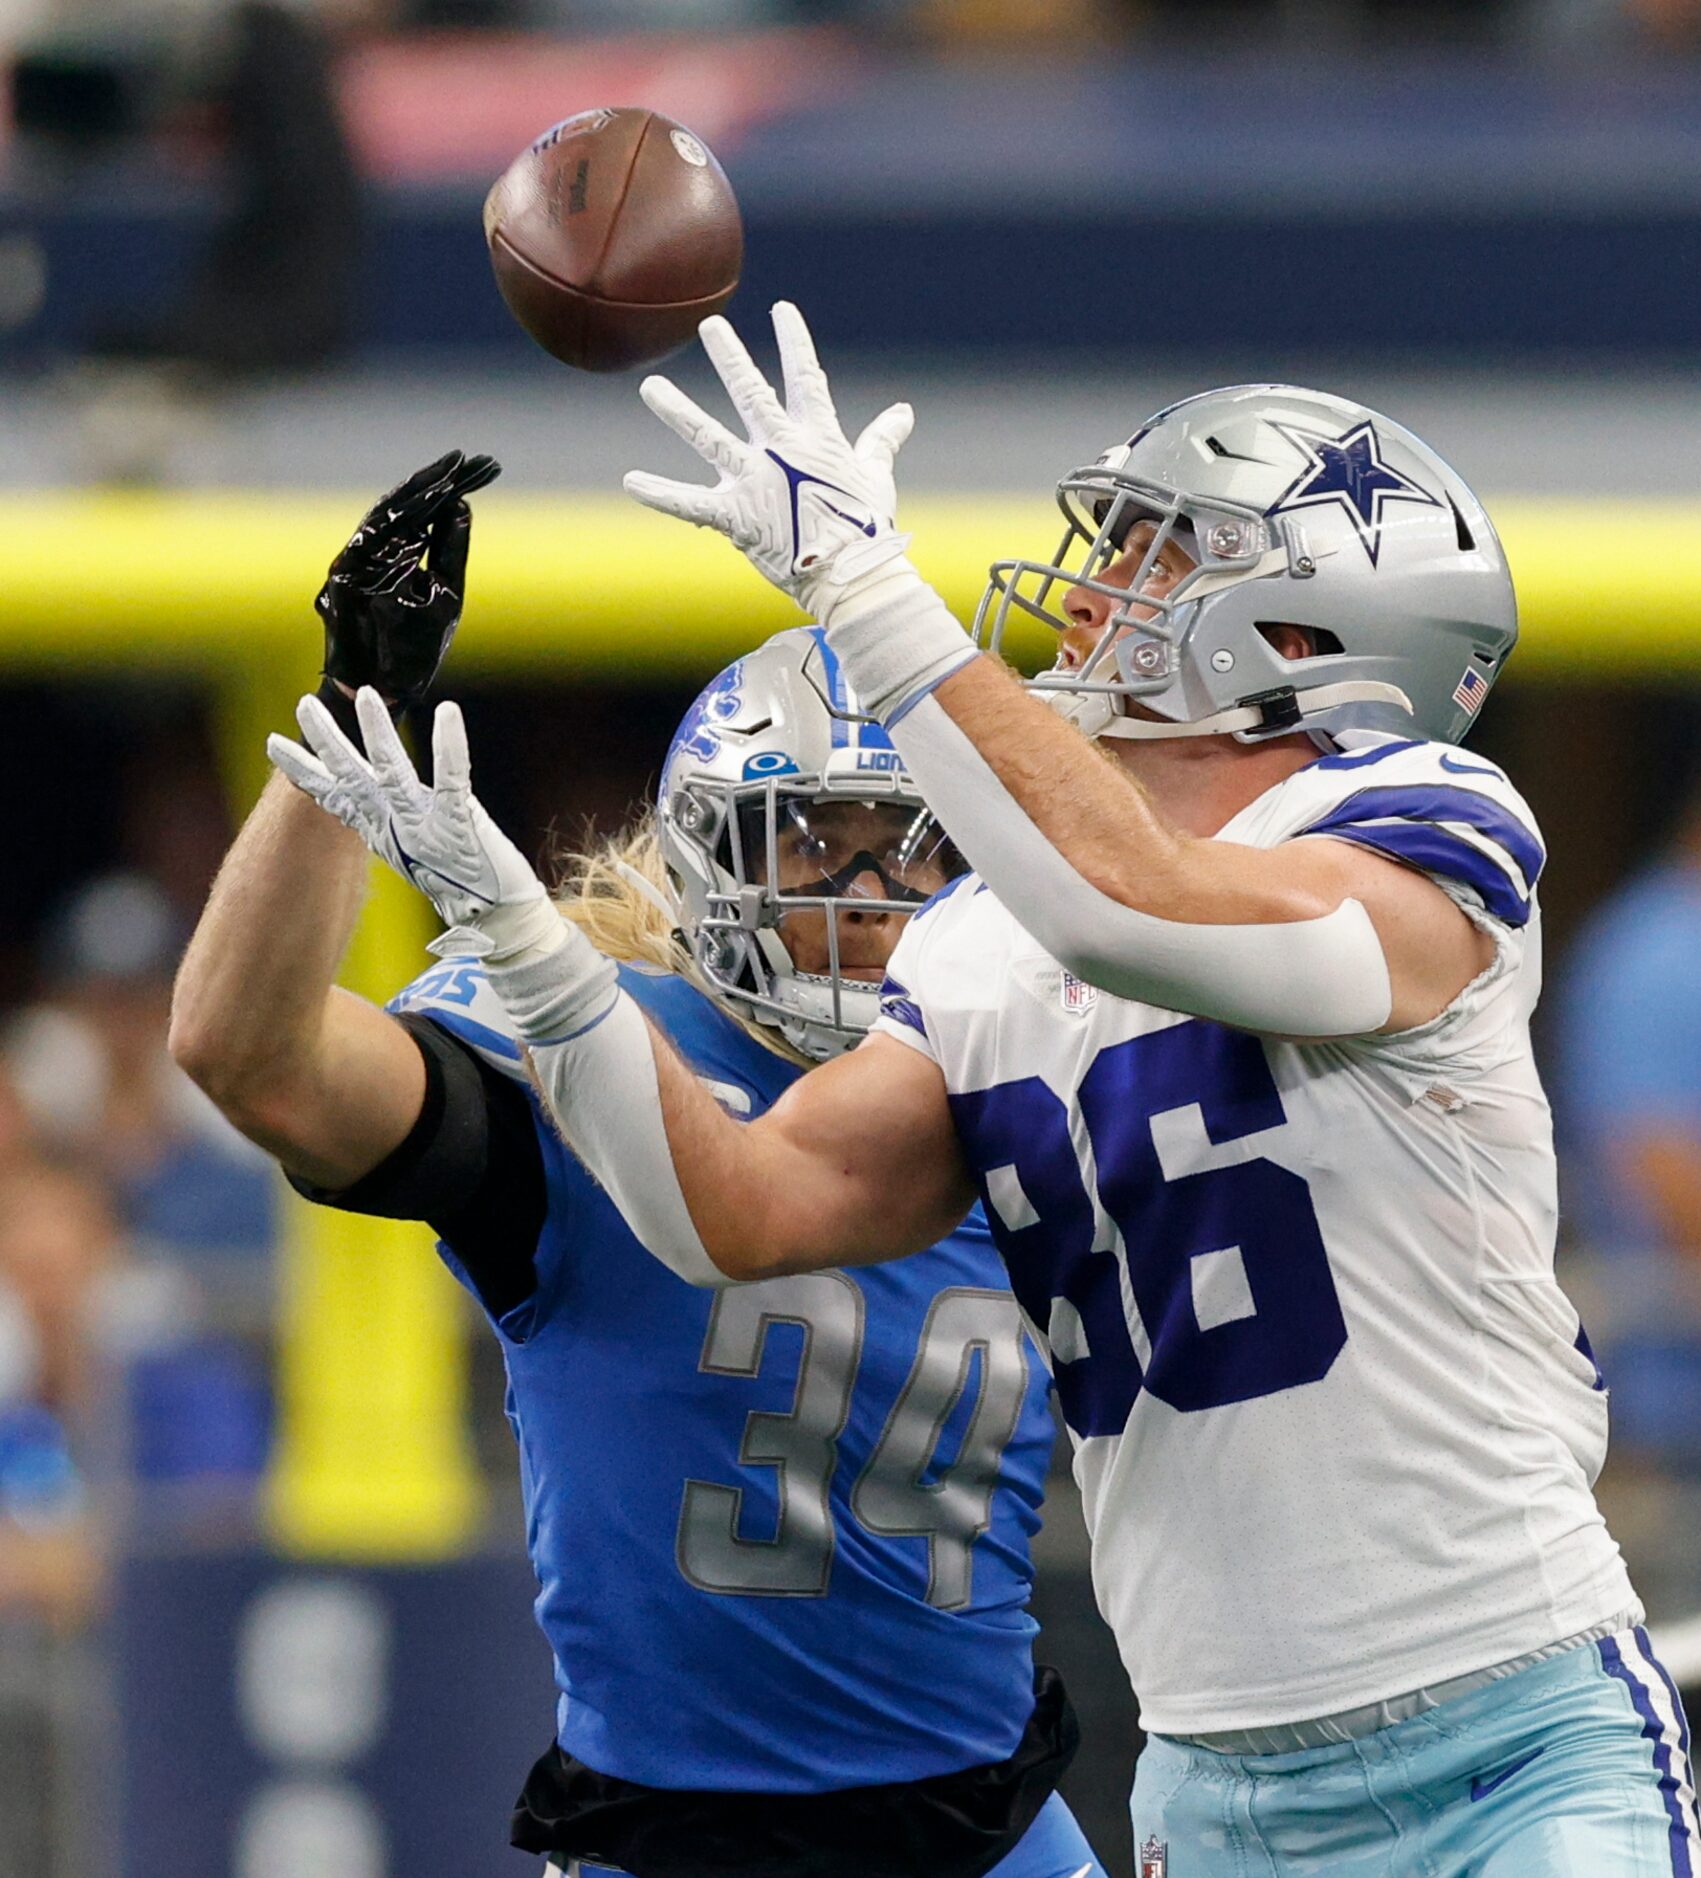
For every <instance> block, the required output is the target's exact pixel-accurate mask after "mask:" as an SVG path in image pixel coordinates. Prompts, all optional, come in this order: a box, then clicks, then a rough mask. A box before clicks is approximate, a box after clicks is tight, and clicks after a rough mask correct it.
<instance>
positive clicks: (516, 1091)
mask: <svg viewBox="0 0 1701 1878" xmlns="http://www.w3.org/2000/svg"><path fill="white" fill-rule="evenodd" d="M397 1021H398V1022H399V1023H400V1024H401V1026H402V1028H403V1029H404V1030H406V1031H407V1032H408V1034H409V1035H410V1036H411V1037H412V1038H413V1040H414V1042H415V1043H416V1044H417V1045H418V1046H419V1053H420V1055H421V1057H423V1058H424V1061H425V1099H424V1101H423V1102H422V1103H421V1105H420V1111H419V1119H418V1120H417V1121H416V1122H415V1123H414V1125H413V1127H412V1128H411V1129H410V1130H409V1131H408V1134H407V1138H406V1139H405V1140H404V1141H402V1142H401V1143H400V1145H399V1146H397V1147H396V1148H395V1149H394V1150H393V1151H392V1152H391V1153H390V1154H389V1155H387V1156H386V1157H385V1158H384V1159H383V1160H382V1161H380V1162H379V1163H378V1165H377V1166H376V1167H375V1168H373V1170H372V1171H371V1173H369V1174H367V1175H366V1176H364V1178H362V1179H360V1180H357V1181H356V1182H355V1183H354V1185H353V1186H351V1187H342V1188H338V1189H332V1188H326V1187H314V1186H311V1185H309V1184H308V1183H307V1182H306V1181H303V1180H298V1179H297V1178H296V1177H295V1176H294V1175H293V1174H292V1175H291V1176H290V1177H289V1179H290V1185H291V1186H293V1187H294V1188H295V1190H296V1192H297V1193H299V1194H302V1195H303V1196H304V1197H305V1198H307V1199H309V1200H312V1201H314V1202H316V1203H317V1204H318V1205H320V1206H333V1207H336V1208H338V1209H339V1210H341V1211H342V1212H345V1213H370V1214H374V1215H376V1216H377V1217H379V1218H382V1219H422V1220H425V1221H427V1222H428V1223H429V1224H430V1225H431V1226H432V1227H433V1228H434V1229H435V1231H436V1232H437V1234H438V1236H439V1237H440V1238H442V1239H443V1240H444V1241H445V1242H446V1243H447V1244H448V1245H449V1247H450V1248H451V1250H452V1251H453V1252H454V1254H455V1256H456V1258H458V1259H459V1260H460V1262H461V1264H462V1265H463V1266H464V1267H465V1268H466V1271H467V1275H468V1276H469V1277H470V1278H471V1279H472V1281H473V1283H474V1285H476V1286H477V1288H478V1294H479V1297H480V1298H481V1299H482V1300H483V1302H484V1306H485V1308H486V1309H487V1310H488V1311H489V1312H490V1313H491V1314H492V1315H493V1316H496V1317H500V1316H501V1315H502V1314H503V1313H504V1312H505V1311H510V1310H512V1309H513V1308H514V1306H515V1305H516V1304H522V1303H524V1302H525V1300H526V1299H527V1298H529V1297H530V1296H531V1294H532V1292H533V1291H534V1290H535V1289H536V1286H537V1273H536V1269H535V1267H534V1264H533V1254H534V1253H535V1251H536V1249H537V1241H538V1235H539V1234H540V1233H541V1232H542V1231H543V1222H544V1216H545V1213H546V1212H547V1210H548V1195H547V1190H546V1186H545V1181H544V1166H543V1149H542V1147H541V1145H540V1144H539V1142H538V1137H537V1127H536V1124H535V1122H534V1120H533V1116H532V1106H531V1103H530V1101H529V1100H528V1099H527V1096H526V1092H525V1091H524V1089H522V1088H521V1087H520V1085H519V1084H518V1083H516V1082H514V1081H513V1080H512V1079H511V1078H509V1077H507V1076H504V1075H502V1074H501V1073H500V1072H499V1071H497V1070H494V1069H492V1068H491V1067H490V1065H489V1064H487V1063H486V1062H485V1061H484V1059H483V1058H482V1057H480V1056H479V1055H477V1053H476V1052H474V1051H472V1050H470V1049H468V1048H467V1046H466V1045H465V1044H463V1043H461V1042H460V1040H459V1039H458V1038H456V1037H453V1036H451V1035H450V1034H449V1033H448V1031H446V1030H444V1029H443V1028H442V1027H441V1026H440V1025H438V1024H434V1023H433V1022H432V1021H431V1019H430V1018H428V1017H421V1016H419V1015H418V1014H417V1013H409V1014H407V1015H405V1016H403V1017H401V1018H399V1019H398V1020H397Z"/></svg>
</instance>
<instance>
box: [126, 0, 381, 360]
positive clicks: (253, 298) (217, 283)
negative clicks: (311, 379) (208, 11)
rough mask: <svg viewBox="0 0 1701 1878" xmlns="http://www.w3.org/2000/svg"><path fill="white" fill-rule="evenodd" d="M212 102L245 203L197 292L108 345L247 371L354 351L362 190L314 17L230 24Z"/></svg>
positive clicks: (192, 288) (280, 12)
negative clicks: (352, 334)
mask: <svg viewBox="0 0 1701 1878" xmlns="http://www.w3.org/2000/svg"><path fill="white" fill-rule="evenodd" d="M222 31H223V35H224V37H223V44H224V47H225V51H224V56H223V57H222V58H220V59H219V60H217V62H216V63H217V69H218V75H217V77H216V79H215V80H214V82H213V83H212V85H211V87H210V95H209V100H208V102H209V104H210V106H211V109H212V111H213V113H214V114H215V116H216V121H217V124H218V127H219V129H220V130H221V131H222V133H223V138H224V143H225V148H226V156H227V165H228V171H229V181H230V187H231V199H232V206H231V210H230V213H229V214H228V216H227V217H226V219H225V220H224V222H223V223H222V224H221V226H220V227H219V228H218V230H217V231H216V232H215V234H214V236H213V239H212V243H211V246H210V248H209V249H208V252H207V254H206V256H205V257H204V259H203V261H202V263H201V266H200V267H199V269H198V270H197V272H196V274H195V276H194V278H193V279H192V281H191V283H190V285H189V288H188V291H187V293H186V294H185V295H184V296H183V298H182V299H181V301H180V302H179V303H178V304H177V306H176V307H174V308H173V309H172V310H171V312H170V313H168V314H167V315H166V316H165V317H164V318H163V319H160V320H156V321H154V322H152V323H151V324H149V325H146V326H143V327H130V328H126V329H124V330H122V331H115V332H113V333H111V334H109V335H108V337H107V339H106V341H105V342H104V345H103V348H102V349H103V350H106V351H108V352H116V353H119V354H121V355H124V356H133V357H138V358H143V359H159V360H163V361H176V362H181V363H183V364H186V365H191V366H201V367H205V368H209V369H211V370H214V371H217V372H221V373H237V374H246V373H253V372H265V371H272V370H277V369H280V368H281V369H285V370H292V369H297V368H301V367H310V366H317V365H322V364H325V363H327V362H329V361H330V360H332V359H334V358H337V357H339V356H340V355H341V354H342V353H343V352H345V351H346V349H347V347H348V344H349V339H350V335H351V330H352V325H353V320H354V313H355V305H356V295H357V286H356V281H355V268H356V262H357V257H358V251H359V242H360V236H361V226H360V189H359V183H358V179H357V177H356V173H355V165H354V158H353V156H352V154H351V152H350V149H349V144H348V139H347V137H346V136H345V134H344V131H343V127H342V123H341V119H340V117H339V115H338V111H337V106H336V101H335V97H334V93H333V86H332V81H331V58H330V47H329V43H328V39H327V36H326V34H325V33H324V32H323V31H322V30H321V29H320V27H319V25H318V24H317V23H316V21H315V19H314V18H313V12H312V9H306V8H302V7H295V6H286V5H281V4H276V3H275V0H243V4H240V5H238V6H236V7H234V8H233V9H231V12H230V14H229V18H228V21H227V22H225V23H224V25H223V28H222Z"/></svg>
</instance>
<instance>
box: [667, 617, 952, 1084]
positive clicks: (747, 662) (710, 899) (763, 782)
mask: <svg viewBox="0 0 1701 1878" xmlns="http://www.w3.org/2000/svg"><path fill="white" fill-rule="evenodd" d="M846 805H853V810H854V812H853V813H850V812H849V811H847V807H846ZM656 806H657V828H658V833H659V836H660V840H661V845H662V854H663V858H664V860H665V862H666V865H667V869H668V873H669V875H670V877H671V880H672V883H673V887H674V892H675V894H676V896H677V899H678V904H679V912H680V927H681V931H682V934H683V937H684V939H685V941H686V943H687V945H688V946H689V947H690V950H691V954H692V957H693V959H694V960H695V962H696V965H697V970H698V973H699V975H700V976H701V978H702V979H703V981H704V983H705V984H706V985H707V986H708V988H709V989H710V990H711V992H712V993H713V994H714V995H715V996H716V997H717V998H719V999H721V1000H722V1001H723V1002H725V1003H726V1004H728V1005H729V1006H731V1007H733V1008H735V1009H736V1010H738V1011H740V1012H742V1013H743V1014H744V1015H745V1016H748V1017H751V1018H754V1019H756V1020H757V1021H758V1022H760V1023H764V1024H768V1025H771V1026H772V1027H773V1028H774V1029H775V1030H777V1031H778V1032H779V1033H780V1035H781V1036H783V1037H784V1038H785V1039H786V1041H787V1042H788V1043H790V1044H791V1045H792V1047H793V1048H794V1049H797V1050H799V1051H801V1052H802V1053H803V1054H804V1055H806V1056H810V1057H815V1058H818V1059H820V1058H826V1057H830V1056H835V1055H837V1054H839V1053H840V1052H841V1051H843V1050H846V1049H849V1048H850V1047H851V1046H852V1045H853V1044H855V1043H857V1042H859V1041H860V1040H861V1038H862V1037H863V1036H865V1035H866V1034H867V1032H868V1029H869V1027H870V1025H871V1024H872V1023H873V1022H874V1019H875V1018H876V1017H877V1016H878V1015H879V1007H880V997H879V986H878V985H877V984H874V983H870V982H869V981H868V980H867V979H864V978H857V977H851V976H848V975H847V974H848V973H849V972H852V971H857V970H859V969H872V966H870V965H868V964H867V960H868V959H869V958H870V957H871V956H877V955H878V954H877V951H876V952H875V953H873V954H871V953H870V952H868V951H866V950H865V951H864V952H863V953H862V955H861V956H860V957H856V956H853V957H852V959H851V960H849V961H848V962H846V961H842V960H841V956H840V954H841V951H842V949H843V948H844V945H845V931H846V920H847V916H855V917H853V918H852V919H851V921H850V925H849V930H850V931H852V932H854V931H855V930H856V919H857V918H870V919H880V918H885V919H897V918H905V917H907V916H908V915H909V914H911V913H913V912H914V911H915V909H916V907H917V906H918V905H920V904H921V902H922V901H923V900H925V899H926V898H927V897H929V895H930V894H931V893H932V892H933V891H935V890H936V888H937V887H939V886H943V885H944V884H945V881H946V880H947V879H948V878H950V876H951V875H952V874H954V873H956V872H959V871H961V866H962V863H961V862H960V860H958V859H957V858H956V855H955V851H954V850H952V849H951V848H950V846H949V843H948V842H947V841H946V840H945V837H944V835H943V833H942V831H940V830H939V829H938V827H937V824H936V823H934V821H933V818H932V816H931V815H930V814H929V813H928V811H927V809H926V806H925V804H923V802H922V800H921V797H920V795H919V794H918V792H917V791H916V789H915V786H914V784H913V783H912V782H911V781H910V779H909V776H908V774H907V773H906V772H905V770H904V769H903V767H902V764H901V760H900V759H899V757H898V754H897V752H896V751H895V750H894V749H893V748H892V744H891V740H890V738H889V737H888V736H887V735H886V733H885V731H884V730H883V729H882V728H881V727H880V725H878V724H877V723H875V722H874V721H873V719H871V718H869V717H867V716H866V715H865V714H864V713H863V712H862V710H861V707H860V705H859V704H858V703H857V700H856V699H855V697H854V696H853V695H852V694H851V692H850V691H849V689H848V687H847V686H846V685H845V682H844V678H843V674H842V672H841V671H840V668H839V663H838V660H837V658H836V657H835V656H834V655H833V654H832V652H831V651H830V650H829V649H828V647H827V644H826V641H825V638H824V636H823V635H822V633H821V631H820V629H819V628H818V627H798V628H795V629H793V630H790V631H787V632H782V633H779V634H777V635H776V636H775V637H774V638H772V639H770V640H769V641H768V642H767V643H766V644H765V645H762V646H760V647H758V648H757V650H756V651H754V652H752V653H750V654H749V655H748V656H747V657H745V658H742V659H740V660H738V661H737V662H736V663H735V664H733V665H730V666H728V667H727V669H726V670H725V671H724V672H722V673H721V674H720V675H719V676H718V677H717V678H715V679H714V680H713V681H712V682H711V683H710V684H709V685H708V686H707V687H706V688H705V690H704V691H703V692H702V694H701V695H700V696H699V697H698V699H697V701H696V702H695V703H694V704H693V705H692V707H691V709H690V710H689V711H688V712H687V713H686V716H685V719H684V722H683V723H681V725H680V727H679V730H678V732H677V733H676V734H675V736H674V740H673V743H672V745H671V746H670V748H669V750H668V755H667V761H666V763H665V764H664V765H663V768H662V778H661V786H660V788H659V790H658V791H657V804H656ZM847 813H850V825H851V826H854V827H858V828H872V829H877V830H879V831H880V840H879V841H878V842H877V843H876V844H875V845H876V846H877V847H878V849H879V851H878V852H872V851H870V849H869V846H868V843H867V842H865V841H863V840H862V839H861V838H860V837H859V838H858V839H857V841H856V842H855V844H854V845H855V850H856V851H855V853H854V855H851V856H849V857H845V856H839V855H836V854H834V853H832V852H830V850H829V847H828V846H827V845H826V844H825V843H824V844H823V846H822V848H821V855H822V857H823V858H821V859H820V861H819V863H818V865H819V868H820V872H821V878H820V880H819V881H818V882H817V883H815V884H814V885H813V886H811V885H807V884H806V886H805V887H804V888H801V889H799V888H796V887H792V886H788V887H787V888H786V890H785V891H784V892H783V893H782V892H781V891H780V890H779V889H778V888H777V887H776V886H773V885H771V884H770V883H771V882H773V881H774V880H775V878H776V877H777V876H778V875H779V874H780V873H781V871H782V859H783V857H782V854H781V849H780V838H781V834H782V832H783V833H785V834H786V836H787V837H788V839H790V840H791V842H792V844H793V846H792V849H791V850H790V851H789V852H795V851H796V849H797V846H798V844H799V842H800V841H801V842H807V840H808V839H809V838H810V824H811V821H812V820H813V822H814V824H815V825H816V826H817V827H822V826H832V827H838V828H843V827H844V826H845V825H846V822H847ZM846 858H848V859H849V864H850V866H852V867H854V868H855V869H856V872H855V874H854V875H851V874H850V873H849V871H848V868H847V867H845V866H843V865H840V862H841V861H843V860H845V859H846ZM835 868H837V872H836V873H835ZM877 893H884V894H885V895H886V896H888V897H884V898H881V897H875V895H876V894H877ZM789 918H797V919H799V920H803V919H807V920H809V921H811V922H812V931H813V934H814V935H815V948H816V950H819V951H822V952H824V953H825V957H824V960H817V959H816V958H815V957H814V956H813V955H811V956H810V959H809V962H810V964H811V965H812V966H813V965H815V964H817V963H823V964H824V966H825V969H824V970H813V969H812V970H802V969H800V968H799V967H798V965H797V964H796V962H795V961H794V959H793V957H792V952H791V949H790V947H788V945H787V944H786V941H785V939H784V938H783V937H782V936H781V927H782V925H783V923H784V922H785V921H786V920H787V919H789ZM794 939H795V930H794Z"/></svg>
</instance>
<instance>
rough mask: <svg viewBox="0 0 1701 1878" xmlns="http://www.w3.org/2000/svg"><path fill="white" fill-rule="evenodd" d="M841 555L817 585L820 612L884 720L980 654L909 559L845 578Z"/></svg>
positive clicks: (860, 692)
mask: <svg viewBox="0 0 1701 1878" xmlns="http://www.w3.org/2000/svg"><path fill="white" fill-rule="evenodd" d="M838 571H839V568H838V562H837V560H835V562H834V564H833V566H832V567H831V568H829V570H828V571H827V573H826V574H825V575H824V576H823V578H822V580H821V583H820V585H819V586H818V587H817V588H816V589H815V591H814V593H813V594H812V596H811V597H812V598H813V599H815V600H816V601H817V603H818V604H817V610H816V618H817V619H818V620H819V621H820V623H821V626H822V628H823V630H824V631H825V632H826V635H827V643H828V645H830V646H831V647H832V648H833V650H834V652H836V653H837V654H838V656H839V659H840V661H841V663H842V664H843V665H844V668H845V677H846V678H847V679H848V680H849V681H850V685H851V689H852V690H853V691H855V693H856V694H857V696H858V697H859V698H860V699H861V700H862V702H863V704H864V705H865V706H866V707H867V709H868V710H869V711H870V712H871V713H872V714H873V715H874V716H875V717H876V718H878V719H879V720H880V722H881V723H883V724H893V723H896V722H897V721H898V720H899V719H900V718H902V717H903V715H904V713H905V712H906V711H908V710H910V709H912V708H913V707H914V705H915V704H916V703H917V702H918V701H919V700H920V699H921V698H924V697H926V696H927V695H928V694H929V693H930V692H932V691H933V690H934V689H935V687H936V686H938V685H940V684H942V683H943V682H944V681H945V680H946V679H947V678H949V677H950V676H951V674H952V673H953V672H954V671H957V670H959V669H960V668H961V667H962V666H964V665H967V664H968V663H969V661H970V660H971V659H973V658H974V657H975V656H976V653H975V648H974V645H973V643H972V642H971V640H970V639H969V636H968V634H967V633H965V632H964V631H963V629H962V627H961V626H960V625H958V623H957V620H956V618H955V616H954V615H953V614H952V612H951V609H950V608H949V607H948V606H946V604H945V602H944V601H943V600H941V599H940V597H939V596H938V594H936V593H935V592H934V591H933V589H932V588H931V587H930V586H929V585H928V584H927V582H926V581H925V580H923V579H922V577H921V575H920V574H918V573H917V572H916V570H915V568H914V567H913V566H911V564H910V563H909V561H907V560H897V561H888V562H886V563H885V564H884V565H882V566H880V567H878V568H877V569H875V570H873V571H872V572H871V573H867V574H859V575H853V577H852V578H851V579H850V580H849V581H845V582H843V583H839V582H837V581H835V578H834V576H835V575H836V574H837V573H838Z"/></svg>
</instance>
